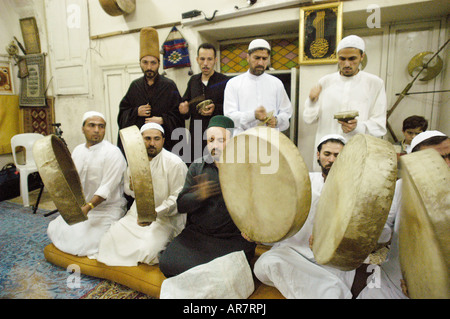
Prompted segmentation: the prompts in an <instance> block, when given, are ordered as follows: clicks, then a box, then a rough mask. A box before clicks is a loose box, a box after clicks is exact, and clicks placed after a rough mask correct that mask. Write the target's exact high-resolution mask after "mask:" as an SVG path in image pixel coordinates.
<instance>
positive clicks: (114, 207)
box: [47, 112, 127, 257]
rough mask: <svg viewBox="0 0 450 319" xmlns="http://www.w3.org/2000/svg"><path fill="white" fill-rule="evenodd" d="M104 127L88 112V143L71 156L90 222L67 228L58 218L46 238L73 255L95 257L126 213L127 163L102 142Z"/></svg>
mask: <svg viewBox="0 0 450 319" xmlns="http://www.w3.org/2000/svg"><path fill="white" fill-rule="evenodd" d="M105 127H106V121H105V117H104V116H103V114H101V113H98V112H86V113H85V114H84V116H83V125H82V132H83V134H84V136H85V138H86V143H84V144H80V145H78V146H77V147H75V149H74V150H73V153H72V158H73V161H74V164H75V167H76V169H77V171H78V174H79V176H80V180H81V186H82V187H83V191H84V194H85V197H86V198H85V199H86V202H88V203H87V204H86V205H84V206H83V207H81V210H82V212H83V213H84V214H85V215H87V217H88V219H87V220H86V221H83V222H80V223H77V224H74V225H68V224H67V223H66V222H65V221H64V219H63V218H62V217H61V216H58V217H57V218H56V219H54V220H53V221H51V222H50V223H49V225H48V229H47V235H48V237H49V238H50V240H51V241H52V242H53V244H54V245H55V246H56V247H57V248H58V249H59V250H62V251H63V252H66V253H69V254H72V255H78V256H88V257H92V256H93V255H94V254H96V253H97V250H98V244H99V242H100V238H101V237H102V236H103V234H104V233H105V232H106V231H107V230H108V229H109V227H110V226H111V225H112V224H113V223H114V222H115V221H117V220H118V219H119V218H121V217H122V216H123V214H124V213H125V207H126V200H125V198H124V196H123V175H124V172H125V170H126V167H127V164H126V161H125V158H124V157H123V155H122V152H121V151H120V150H119V148H118V147H117V146H114V145H112V144H111V143H110V142H108V141H105V140H103V138H104V136H105Z"/></svg>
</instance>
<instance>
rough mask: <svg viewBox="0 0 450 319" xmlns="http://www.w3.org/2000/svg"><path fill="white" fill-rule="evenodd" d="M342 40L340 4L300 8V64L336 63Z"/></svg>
mask: <svg viewBox="0 0 450 319" xmlns="http://www.w3.org/2000/svg"><path fill="white" fill-rule="evenodd" d="M341 38H342V2H334V3H327V4H321V5H316V6H310V7H302V8H300V25H299V41H300V49H299V53H300V58H299V63H300V64H331V63H337V61H338V59H337V54H336V47H337V44H338V43H339V41H340V40H341Z"/></svg>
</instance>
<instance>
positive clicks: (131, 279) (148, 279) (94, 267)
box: [44, 244, 284, 299]
mask: <svg viewBox="0 0 450 319" xmlns="http://www.w3.org/2000/svg"><path fill="white" fill-rule="evenodd" d="M268 249H270V247H267V246H263V245H258V246H257V248H256V253H255V258H254V260H252V263H251V264H252V266H253V265H254V262H255V261H256V259H257V258H258V257H259V256H260V255H261V254H262V253H264V252H266V251H267V250H268ZM44 256H45V258H46V259H47V261H48V262H50V263H52V264H54V265H56V266H59V267H63V268H67V267H68V266H69V265H71V264H76V265H78V266H79V267H80V272H81V273H82V274H85V275H88V276H93V277H98V278H102V279H106V280H111V281H114V282H116V283H118V284H121V285H124V286H127V287H129V288H131V289H134V290H136V291H139V292H142V293H144V294H146V295H149V296H151V297H154V298H159V294H160V291H161V284H162V282H163V281H164V279H166V277H165V276H164V275H163V273H162V272H161V271H160V270H159V267H158V265H154V266H150V265H147V264H139V265H138V266H133V267H122V266H107V265H105V264H103V263H101V262H99V261H97V260H95V259H89V258H87V257H79V256H74V255H71V254H67V253H64V252H62V251H60V250H59V249H58V248H56V247H55V246H54V245H53V244H49V245H47V246H46V247H45V248H44ZM249 299H284V297H283V295H282V294H281V293H280V292H279V291H278V290H277V289H276V288H275V287H270V286H267V285H264V284H262V283H261V282H259V280H257V279H256V278H255V291H254V292H253V294H252V295H251V296H250V297H249Z"/></svg>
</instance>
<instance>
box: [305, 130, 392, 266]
mask: <svg viewBox="0 0 450 319" xmlns="http://www.w3.org/2000/svg"><path fill="white" fill-rule="evenodd" d="M396 177H397V157H396V153H395V150H394V147H393V146H392V144H391V143H389V142H388V141H384V140H382V139H379V138H376V137H373V136H369V135H363V134H358V135H355V136H354V137H353V138H352V139H351V140H350V141H349V142H348V143H347V144H346V146H345V147H344V148H343V149H342V151H341V152H340V154H339V156H338V158H337V159H336V161H335V162H334V164H333V166H332V167H331V170H330V172H329V173H328V176H327V179H326V181H325V184H324V186H323V189H322V193H321V195H320V199H319V202H318V204H317V211H316V216H315V220H314V227H313V236H314V241H313V247H312V250H313V253H314V257H315V259H316V261H317V262H318V263H319V264H322V265H328V266H332V267H335V268H338V269H341V270H352V269H355V268H357V267H358V266H359V265H360V264H361V263H362V262H363V261H364V259H365V258H366V257H367V256H368V255H369V254H370V253H371V252H372V251H373V249H374V248H375V247H376V244H377V241H378V238H379V237H380V235H381V231H382V230H383V226H384V224H385V222H386V219H387V216H388V214H389V209H390V207H391V203H392V199H393V196H394V190H395V182H396Z"/></svg>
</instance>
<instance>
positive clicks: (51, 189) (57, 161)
mask: <svg viewBox="0 0 450 319" xmlns="http://www.w3.org/2000/svg"><path fill="white" fill-rule="evenodd" d="M33 155H34V159H35V162H36V166H37V168H38V170H39V175H40V176H41V179H42V182H43V183H44V186H45V188H46V189H47V191H48V193H49V194H50V196H51V198H52V200H53V202H54V204H55V206H56V208H57V209H58V211H59V213H60V214H61V217H62V218H63V219H64V220H65V221H66V223H67V224H69V225H73V224H76V223H79V222H82V221H85V220H87V217H86V215H84V214H83V212H82V211H81V207H82V206H84V205H85V204H86V201H85V198H84V193H83V187H82V185H81V181H80V176H79V175H78V171H77V169H76V167H75V164H74V162H73V160H72V157H71V155H70V151H69V150H68V149H67V146H66V145H65V144H64V142H63V141H62V140H61V139H60V138H59V137H57V136H56V135H48V136H46V137H45V138H43V139H40V140H38V141H36V142H35V143H34V145H33Z"/></svg>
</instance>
